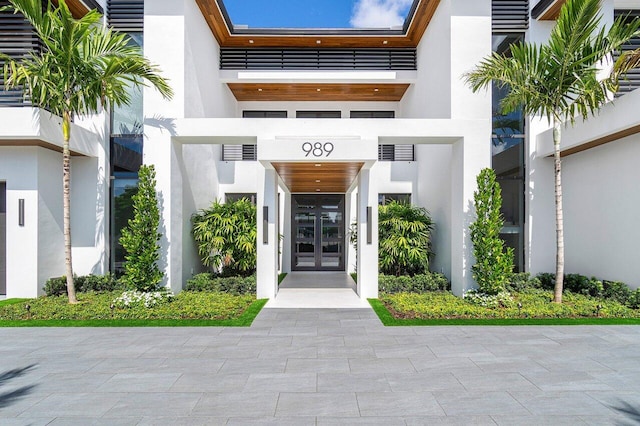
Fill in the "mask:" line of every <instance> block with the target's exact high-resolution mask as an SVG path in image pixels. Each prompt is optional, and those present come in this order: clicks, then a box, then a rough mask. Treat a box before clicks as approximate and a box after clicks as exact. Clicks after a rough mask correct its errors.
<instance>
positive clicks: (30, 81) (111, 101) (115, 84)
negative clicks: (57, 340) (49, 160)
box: [0, 0, 172, 303]
mask: <svg viewBox="0 0 640 426" xmlns="http://www.w3.org/2000/svg"><path fill="white" fill-rule="evenodd" d="M9 3H10V4H9V6H7V9H9V10H13V11H14V12H15V13H20V14H22V15H23V16H24V17H25V18H26V19H27V20H28V21H29V23H30V24H31V25H32V26H33V28H34V30H35V33H36V34H37V36H38V37H39V39H40V40H41V49H39V50H38V51H33V52H31V53H30V54H29V55H27V56H26V57H24V58H20V59H15V58H11V57H10V56H8V55H6V54H1V56H0V62H4V79H5V86H6V88H7V89H12V88H22V89H23V90H24V95H25V97H26V98H28V100H29V101H30V102H31V104H32V105H34V106H37V107H41V108H44V109H46V110H48V111H49V112H50V113H52V114H54V115H57V116H59V117H61V118H62V135H63V148H62V170H63V218H64V219H63V232H64V246H65V247H64V251H65V266H66V277H67V292H68V296H69V302H70V303H75V302H76V301H77V300H76V295H75V287H74V283H73V266H72V259H71V212H70V210H71V209H70V206H71V202H70V185H71V161H70V160H71V158H70V150H69V140H70V138H71V122H72V121H73V119H74V117H78V116H82V115H90V114H94V113H96V112H98V111H99V110H100V109H101V108H108V107H109V106H110V105H115V106H120V105H127V104H129V102H130V93H131V87H132V86H136V85H148V84H150V85H152V86H153V87H155V88H156V89H157V90H158V91H159V92H160V93H161V94H162V95H163V96H164V97H165V98H170V97H171V96H172V90H171V88H170V87H169V85H168V83H167V81H166V80H165V79H164V78H162V77H161V76H160V75H159V70H158V68H157V67H156V66H154V65H153V64H151V63H150V62H149V61H148V60H147V59H146V58H145V57H144V56H143V55H142V52H141V51H140V49H139V48H138V47H135V46H132V45H131V43H130V42H129V37H128V36H127V35H126V34H124V33H118V32H116V31H113V30H111V29H109V28H106V27H105V26H104V25H103V24H102V15H101V14H100V13H98V12H97V11H95V10H92V11H89V12H88V13H87V14H86V15H85V16H83V17H82V18H79V19H75V18H74V17H73V15H72V14H71V11H70V10H69V8H68V7H67V5H66V3H65V1H64V0H59V1H58V6H56V7H54V6H53V5H52V4H51V2H49V1H45V2H44V3H45V4H46V6H44V7H43V1H42V0H9Z"/></svg>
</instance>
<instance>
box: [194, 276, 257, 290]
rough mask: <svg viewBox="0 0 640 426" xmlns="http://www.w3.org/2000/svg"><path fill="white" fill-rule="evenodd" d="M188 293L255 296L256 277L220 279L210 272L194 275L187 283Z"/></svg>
mask: <svg viewBox="0 0 640 426" xmlns="http://www.w3.org/2000/svg"><path fill="white" fill-rule="evenodd" d="M185 290H187V291H209V292H220V293H230V294H235V295H241V294H255V293H256V276H255V275H251V276H248V277H238V276H235V277H220V276H217V275H215V274H211V273H209V272H204V273H202V274H197V275H194V276H193V277H192V278H191V279H190V280H188V281H187V287H186V288H185Z"/></svg>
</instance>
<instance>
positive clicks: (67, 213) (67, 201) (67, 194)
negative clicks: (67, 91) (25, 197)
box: [62, 112, 78, 303]
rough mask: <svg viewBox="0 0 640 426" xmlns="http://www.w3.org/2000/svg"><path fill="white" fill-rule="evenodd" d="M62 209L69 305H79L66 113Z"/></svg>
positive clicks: (68, 128) (67, 113) (69, 133)
mask: <svg viewBox="0 0 640 426" xmlns="http://www.w3.org/2000/svg"><path fill="white" fill-rule="evenodd" d="M62 136H63V139H64V143H63V144H62V199H63V201H62V209H63V213H62V216H63V232H64V263H65V269H66V275H67V295H68V296H69V303H78V299H76V288H75V284H74V282H73V267H72V263H71V152H70V150H69V139H70V138H71V114H70V113H69V112H65V113H64V114H63V117H62Z"/></svg>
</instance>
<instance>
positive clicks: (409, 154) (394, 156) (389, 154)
mask: <svg viewBox="0 0 640 426" xmlns="http://www.w3.org/2000/svg"><path fill="white" fill-rule="evenodd" d="M378 160H379V161H415V155H414V145H407V144H398V145H378Z"/></svg>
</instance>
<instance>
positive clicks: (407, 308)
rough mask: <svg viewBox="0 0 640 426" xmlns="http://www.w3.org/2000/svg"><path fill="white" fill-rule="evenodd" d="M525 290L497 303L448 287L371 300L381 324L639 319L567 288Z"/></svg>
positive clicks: (610, 303) (612, 304)
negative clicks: (556, 294) (558, 297)
mask: <svg viewBox="0 0 640 426" xmlns="http://www.w3.org/2000/svg"><path fill="white" fill-rule="evenodd" d="M552 300H553V292H551V291H547V290H539V289H528V290H524V291H520V292H512V293H510V298H509V299H506V300H505V301H504V302H503V303H502V304H501V305H499V306H497V307H496V306H492V307H487V306H480V305H478V304H475V303H471V302H469V301H467V300H465V299H462V298H459V297H456V296H454V295H453V294H451V293H450V292H446V291H434V292H426V293H396V294H381V295H380V299H379V300H371V301H370V302H371V305H372V307H373V308H374V310H375V311H376V313H377V314H378V316H379V317H380V319H381V320H382V322H383V323H385V325H430V324H432V325H436V324H450V325H454V324H478V325H489V324H495V325H508V324H532V325H533V324H587V323H588V324H612V323H613V324H630V323H631V324H640V309H633V308H630V307H627V306H625V305H623V304H621V303H619V302H616V301H612V300H605V299H599V298H594V297H591V296H586V295H581V294H574V293H571V292H565V295H564V301H563V303H562V304H555V303H551V301H552Z"/></svg>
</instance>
